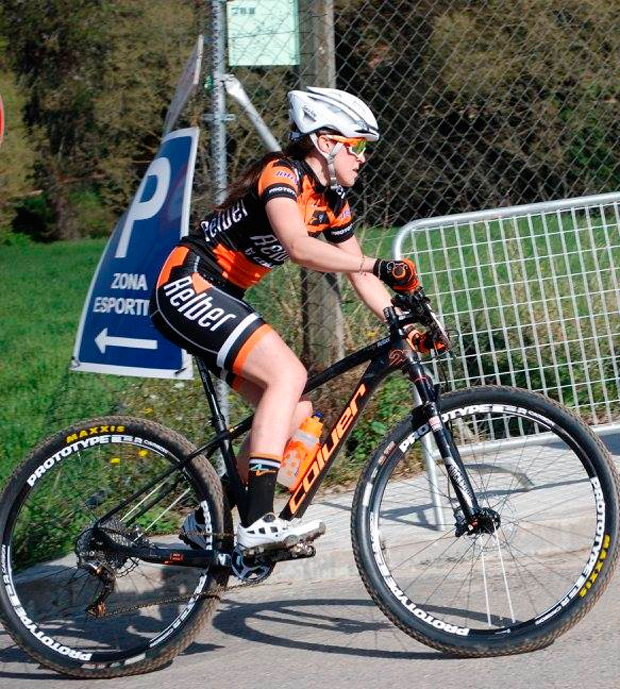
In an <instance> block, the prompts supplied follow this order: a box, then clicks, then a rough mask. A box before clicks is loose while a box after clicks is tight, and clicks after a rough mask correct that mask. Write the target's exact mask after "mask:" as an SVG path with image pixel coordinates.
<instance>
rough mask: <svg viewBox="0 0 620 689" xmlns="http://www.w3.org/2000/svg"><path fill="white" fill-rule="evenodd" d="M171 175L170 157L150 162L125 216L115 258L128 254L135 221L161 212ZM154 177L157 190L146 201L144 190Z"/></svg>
mask: <svg viewBox="0 0 620 689" xmlns="http://www.w3.org/2000/svg"><path fill="white" fill-rule="evenodd" d="M170 175H171V169H170V161H169V160H168V158H166V157H164V156H162V157H160V158H155V160H154V161H153V162H152V163H151V164H150V166H149V169H148V170H147V172H146V175H144V179H143V180H142V183H141V184H140V188H139V189H138V192H137V194H136V195H135V197H134V200H133V203H132V204H131V207H130V208H129V212H128V213H127V217H126V218H125V223H124V225H123V230H122V232H121V237H120V239H119V242H118V245H117V247H116V253H115V254H114V258H125V257H126V256H127V248H128V247H129V241H130V240H131V232H132V230H133V225H134V222H135V221H136V220H146V219H147V218H152V217H153V216H155V215H157V213H159V211H160V210H161V207H162V206H163V205H164V202H165V201H166V197H167V196H168V189H169V188H170ZM152 177H155V184H156V186H155V191H154V192H153V195H152V196H151V198H150V199H148V201H144V200H143V198H142V197H143V195H144V190H145V188H146V185H147V183H148V181H149V179H151V178H152Z"/></svg>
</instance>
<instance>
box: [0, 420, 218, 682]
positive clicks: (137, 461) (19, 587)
mask: <svg viewBox="0 0 620 689" xmlns="http://www.w3.org/2000/svg"><path fill="white" fill-rule="evenodd" d="M193 450H194V447H193V446H192V445H191V444H190V443H189V442H188V441H187V440H185V439H184V438H182V437H181V436H180V435H178V434H177V433H174V432H173V431H170V430H169V429H166V428H164V427H163V426H160V425H159V424H155V423H152V422H148V421H143V420H139V419H133V418H129V417H105V418H97V419H92V420H89V421H85V422H82V423H79V424H77V425H75V426H72V427H70V428H67V429H65V430H64V431H61V432H59V433H57V434H56V435H54V436H52V437H51V438H49V439H48V440H46V441H44V442H43V443H42V444H41V445H40V446H39V447H38V448H36V449H35V450H34V451H33V452H32V454H31V455H30V457H29V458H28V459H26V460H25V461H24V463H23V464H22V465H21V466H20V467H18V469H17V470H16V471H15V473H14V475H13V478H12V479H11V481H10V482H9V484H8V485H7V487H6V488H5V490H4V492H3V494H2V496H1V497H0V539H1V540H0V544H1V548H2V550H1V561H0V567H1V574H2V578H1V581H0V620H1V621H2V622H3V623H4V626H5V627H6V629H7V631H8V632H9V633H10V634H11V636H12V637H13V639H14V640H15V641H16V643H18V644H19V645H20V646H21V647H22V648H23V649H24V650H25V651H26V652H27V653H28V654H29V655H30V656H32V657H33V658H34V659H35V660H37V661H39V662H40V663H41V664H42V665H44V666H46V667H49V668H52V669H54V670H56V671H58V672H61V673H63V674H67V675H71V676H74V677H86V678H97V677H116V676H120V675H129V674H136V673H139V672H146V671H148V670H153V669H156V668H157V667H160V666H162V665H163V664H165V663H167V662H168V661H169V660H170V659H171V658H173V657H174V656H175V655H176V654H178V653H180V652H181V651H182V650H183V649H184V648H185V647H186V646H187V645H188V644H189V643H190V642H191V641H192V640H193V638H194V637H195V635H196V634H197V633H198V631H199V630H200V629H201V627H202V626H203V625H204V624H206V623H207V621H208V620H209V618H210V617H211V615H212V614H213V612H214V610H215V606H216V605H217V602H218V600H219V597H220V594H221V592H222V591H223V589H224V588H225V585H226V581H227V578H228V571H227V570H226V569H225V568H223V567H215V566H211V567H208V566H205V567H203V568H202V569H201V568H199V567H196V568H194V567H178V566H174V565H171V564H167V565H163V564H152V563H149V562H146V561H144V560H141V559H138V558H137V557H131V555H130V552H131V547H132V546H133V545H134V544H135V545H138V546H144V545H147V546H148V547H152V548H155V549H157V548H158V547H159V548H168V549H174V551H175V552H177V554H178V556H179V557H182V556H183V552H182V548H184V547H185V546H184V545H183V544H181V543H180V542H179V539H178V533H179V527H180V526H181V523H182V522H183V519H184V517H185V516H186V515H187V514H188V513H189V512H191V511H193V510H194V509H195V508H196V507H197V506H200V507H201V508H202V513H203V518H204V522H205V524H206V525H207V528H206V531H207V535H206V539H207V540H208V541H209V546H210V547H211V548H213V549H217V548H218V546H219V545H220V544H222V545H224V547H225V546H226V544H225V543H221V541H222V540H225V539H226V538H227V535H226V533H225V532H228V531H230V513H229V511H227V508H226V507H225V506H224V504H223V498H222V490H221V483H220V481H219V479H218V476H217V474H216V472H215V470H214V469H213V467H212V466H211V465H210V464H209V463H208V462H207V461H206V460H205V459H204V457H201V456H198V457H196V458H195V459H193V460H192V462H191V463H190V464H188V466H187V467H185V468H183V469H180V470H178V471H174V472H170V469H171V468H173V467H174V466H175V465H176V464H178V463H179V461H180V460H181V459H182V458H184V457H186V456H187V455H188V454H190V453H191V452H192V451H193ZM115 508H120V509H115ZM111 512H114V514H113V516H109V517H108V516H107V515H109V514H110V513H111ZM104 517H105V519H103V518H104ZM102 519H103V521H101V520H102ZM96 523H97V524H100V527H99V528H100V530H101V529H102V530H103V531H104V532H105V533H106V534H107V536H108V537H109V538H111V539H112V540H114V541H115V542H116V543H118V544H119V545H120V546H122V547H124V548H125V549H126V550H128V551H129V554H121V552H119V551H118V550H115V549H113V550H110V549H109V548H106V546H105V545H102V541H101V540H100V539H99V538H98V537H97V531H96V530H95V529H94V528H93V526H94V525H95V524H96ZM106 587H108V588H106ZM102 594H103V595H104V598H103V600H105V606H103V605H97V604H96V602H97V601H98V600H99V598H100V596H101V595H102Z"/></svg>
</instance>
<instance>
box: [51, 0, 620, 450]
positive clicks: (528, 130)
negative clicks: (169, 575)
mask: <svg viewBox="0 0 620 689" xmlns="http://www.w3.org/2000/svg"><path fill="white" fill-rule="evenodd" d="M262 1H265V0H255V2H254V3H252V2H250V1H249V0H247V1H246V2H244V3H243V4H244V6H245V7H246V9H247V8H251V7H252V6H253V5H257V4H258V3H259V2H262ZM216 2H217V3H218V4H219V0H216ZM272 5H273V7H274V8H275V9H274V11H276V10H278V11H279V10H280V9H282V7H284V6H293V7H294V9H295V11H296V12H297V18H298V23H299V29H300V34H299V36H300V38H299V48H300V50H299V54H300V61H299V64H289V65H283V66H275V67H266V66H259V67H256V66H255V67H252V66H243V65H239V64H237V65H235V66H231V65H230V64H228V63H226V64H225V65H224V70H225V71H226V72H228V73H232V74H234V76H235V77H236V78H237V79H238V80H239V81H240V82H241V84H242V85H243V87H244V89H245V91H246V92H247V94H248V95H249V97H250V99H251V101H252V103H253V105H254V106H255V108H256V109H257V111H258V112H259V113H260V114H261V116H262V117H263V119H264V120H265V122H266V124H267V125H268V126H269V128H270V129H271V131H272V133H273V134H274V136H275V137H276V139H277V140H278V141H279V142H280V143H281V144H282V145H284V144H285V143H286V139H287V133H288V122H287V106H286V93H287V91H289V90H290V89H294V88H302V87H303V86H305V85H311V84H314V85H319V86H330V85H331V86H335V87H337V88H341V89H345V90H348V91H351V92H353V93H355V94H356V95H358V96H360V97H361V98H362V99H364V100H365V101H366V102H368V103H369V105H370V106H371V108H372V109H373V111H374V112H375V113H376V115H377V119H378V121H379V125H380V128H381V133H382V137H381V140H380V141H379V142H377V144H375V145H373V146H372V150H371V152H370V155H369V156H368V162H367V164H366V167H365V169H364V171H363V174H362V175H361V176H360V178H359V180H358V183H357V186H356V187H355V188H354V189H352V190H351V192H350V199H351V202H352V207H353V211H354V214H355V217H356V227H357V236H358V238H359V239H360V241H361V243H362V247H363V249H364V251H365V253H366V254H367V255H370V256H389V255H391V251H392V241H393V239H394V237H395V235H396V233H397V229H398V227H399V226H401V225H404V224H405V223H407V222H410V221H412V220H415V219H418V218H423V217H432V216H435V215H445V214H449V213H458V212H461V213H462V212H470V211H475V210H480V209H484V208H495V207H501V206H510V205H518V204H523V203H531V202H539V201H545V200H550V199H560V198H568V197H574V196H582V195H587V194H597V193H603V192H608V191H613V190H615V189H617V188H618V184H619V182H620V167H619V166H618V164H617V161H618V160H620V136H619V134H620V132H619V129H620V105H619V95H618V91H619V90H620V86H619V84H618V79H617V75H618V73H620V6H618V4H617V3H609V2H606V1H605V0H587V1H586V2H583V0H580V1H577V0H561V1H559V0H558V1H554V0H485V1H484V2H482V1H479V0H400V1H399V0H384V1H381V0H372V1H371V0H329V1H328V0H314V1H311V0H297V1H295V0H281V2H279V3H278V2H275V3H272ZM235 6H237V7H239V3H237V5H235V3H234V2H228V3H225V9H226V12H227V14H228V16H229V18H230V16H231V12H232V11H234V8H235ZM279 6H281V7H279ZM197 7H199V11H200V12H201V14H202V18H201V23H202V24H203V25H204V26H207V27H208V26H209V25H210V22H211V19H212V13H213V8H214V7H216V4H214V3H211V4H209V3H204V4H202V3H200V4H199V5H198V4H197ZM206 33H207V36H208V41H207V54H208V53H209V50H211V54H213V50H212V48H213V46H214V44H215V43H216V38H217V37H216V36H215V35H213V32H212V31H209V30H207V32H206ZM258 40H264V36H263V37H262V38H261V36H260V35H258V34H257V35H253V36H252V35H249V36H246V37H245V45H247V46H252V45H253V43H255V42H256V41H258ZM192 41H193V38H192V37H188V46H189V45H191V44H192ZM230 48H231V46H230V45H229V46H228V49H229V50H230ZM236 49H237V54H238V53H239V50H240V48H239V46H237V48H236ZM241 61H242V60H241ZM218 69H219V67H218ZM207 71H208V72H210V73H211V76H210V77H208V78H207V84H208V87H209V88H210V89H211V90H209V88H207V89H206V90H205V92H204V97H203V98H202V99H197V100H196V102H194V103H192V104H191V105H190V107H189V108H188V110H187V112H186V115H185V118H186V121H187V122H189V123H192V124H196V123H198V122H199V121H200V118H201V117H202V116H203V115H204V114H206V113H208V112H210V108H211V100H210V94H211V93H212V90H213V88H217V87H218V85H219V84H220V81H219V80H220V79H221V78H222V77H223V74H220V73H219V72H215V66H214V63H213V61H212V63H211V66H210V67H209V66H208V62H207ZM214 72H215V73H214ZM226 107H227V114H228V117H227V118H226V120H227V121H226V122H225V126H226V138H225V145H226V173H227V177H228V180H229V181H230V180H232V179H234V178H235V177H236V176H237V175H238V174H239V173H240V172H241V170H242V169H243V168H244V167H245V166H246V165H247V164H248V163H250V162H251V161H253V160H255V159H256V158H257V157H259V156H261V155H262V154H263V153H264V152H265V148H264V145H263V144H262V143H261V140H260V139H259V137H258V136H257V133H256V130H255V129H254V127H253V125H252V123H251V122H250V120H249V119H248V118H247V117H246V115H245V113H244V111H243V109H242V108H241V107H240V106H239V105H238V104H237V103H236V102H235V101H234V100H233V99H231V98H228V99H227V100H226ZM230 116H233V117H232V118H231V117H230ZM213 143H214V141H213V119H211V120H210V121H207V122H203V134H202V136H201V150H200V152H199V158H198V161H199V162H198V169H197V174H196V183H195V191H194V207H193V219H192V221H193V222H196V221H197V220H198V219H199V218H200V217H201V216H202V215H203V214H204V213H206V212H207V210H208V207H209V205H210V203H211V202H212V201H213V199H214V197H215V196H216V193H217V190H216V189H215V188H214V184H213V164H214V158H213ZM326 283H327V284H326ZM326 294H327V295H330V298H332V299H333V298H334V295H335V299H333V301H335V302H336V307H335V308H336V311H338V309H341V311H342V320H341V321H340V323H341V325H340V326H339V327H336V326H337V322H338V318H337V317H338V313H337V312H332V313H331V314H330V313H328V314H327V316H326V315H325V312H324V311H321V307H322V306H323V307H324V305H325V303H326V296H325V295H326ZM431 296H432V295H431ZM249 300H250V301H252V302H253V303H254V304H255V305H256V307H257V308H258V310H259V311H260V312H261V313H262V314H263V315H264V317H265V318H266V319H267V320H268V321H269V322H271V323H273V325H274V326H275V327H276V328H277V329H278V331H279V332H280V333H282V334H283V336H284V337H285V338H286V339H287V341H288V342H289V343H290V345H291V346H292V347H293V349H294V350H295V351H296V352H297V353H298V354H300V355H301V356H302V358H303V359H304V362H305V363H306V364H308V365H310V366H313V365H314V366H316V367H322V366H324V365H326V364H328V363H330V362H331V361H332V360H333V359H334V358H335V357H336V356H337V355H338V354H339V353H340V352H341V351H342V349H343V347H344V349H346V350H350V349H352V348H354V347H356V346H360V345H362V344H364V343H366V342H368V340H369V339H370V338H373V337H375V336H378V335H379V334H381V331H382V326H381V325H380V324H379V323H378V322H377V321H376V319H374V317H373V316H372V315H371V314H370V313H369V312H368V311H367V310H366V309H365V307H363V306H362V305H361V304H360V303H359V301H358V300H357V298H356V296H355V295H354V294H353V292H352V291H351V290H350V288H349V287H348V283H347V281H346V280H341V279H330V278H323V277H319V278H314V279H312V278H309V277H308V275H306V274H305V273H304V272H303V271H300V270H299V269H298V268H297V267H296V266H294V265H290V264H289V265H287V266H285V267H283V268H281V269H279V270H277V271H274V272H273V273H272V274H271V275H270V276H269V277H268V278H266V279H265V280H264V281H263V283H261V284H260V285H259V286H257V287H256V288H255V289H253V290H252V291H251V293H250V295H249ZM313 304H314V306H313ZM334 333H339V334H337V335H336V336H335V337H334ZM321 348H322V349H321ZM176 385H177V386H181V387H183V386H185V385H187V386H188V388H192V384H185V383H177V384H176ZM188 388H184V387H183V389H181V388H179V389H178V390H177V389H176V388H173V389H171V386H170V384H169V383H165V382H161V381H148V382H147V383H145V384H144V385H143V386H142V388H140V389H138V388H132V390H130V391H129V392H128V393H125V394H124V399H123V400H122V401H121V402H120V403H119V404H120V405H121V407H122V409H124V410H127V411H132V412H135V413H138V414H141V415H146V416H152V417H155V418H158V419H160V420H162V421H163V422H164V423H169V424H170V425H171V426H173V427H175V428H181V429H182V430H186V431H188V430H189V429H188V415H190V414H191V413H192V410H195V409H198V408H202V407H203V406H204V404H203V403H202V402H201V401H200V391H199V388H196V387H195V386H194V387H193V388H192V390H193V393H192V394H194V393H195V394H196V397H195V398H191V397H188V394H189V392H188ZM194 399H195V401H194ZM117 406H118V405H117ZM179 407H182V408H183V409H184V410H185V411H184V412H183V413H180V412H179V411H178V409H179ZM55 409H56V410H57V411H58V407H55ZM234 413H235V409H233V414H234ZM370 413H374V412H373V410H371V411H370ZM57 415H59V414H57ZM197 416H199V415H197ZM203 420H204V419H203V417H202V416H200V418H199V421H197V422H196V423H195V424H194V421H192V422H191V423H192V428H193V427H194V425H195V426H196V429H199V427H200V424H201V423H202V421H203ZM377 434H378V437H380V435H381V428H379V427H377ZM189 435H190V436H198V437H199V436H200V435H201V432H200V431H199V430H196V432H195V433H193V432H192V431H191V430H189Z"/></svg>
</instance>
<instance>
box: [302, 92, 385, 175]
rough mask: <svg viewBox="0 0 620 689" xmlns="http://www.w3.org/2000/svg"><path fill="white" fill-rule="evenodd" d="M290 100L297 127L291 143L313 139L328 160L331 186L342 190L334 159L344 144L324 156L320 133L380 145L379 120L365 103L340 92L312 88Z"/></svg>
mask: <svg viewBox="0 0 620 689" xmlns="http://www.w3.org/2000/svg"><path fill="white" fill-rule="evenodd" d="M288 100H289V117H290V119H291V124H292V125H293V131H292V133H291V139H292V140H293V141H295V140H296V139H299V138H301V137H302V136H306V135H309V136H310V138H311V139H312V141H313V142H314V145H315V148H316V149H317V151H319V153H320V154H321V155H322V156H323V157H324V158H325V159H326V160H327V165H328V169H329V177H330V186H331V187H332V188H336V187H338V186H339V185H338V181H337V179H336V171H335V168H334V158H335V156H336V154H337V153H338V151H340V149H341V148H342V144H341V143H337V144H336V146H335V147H334V148H333V149H332V151H331V152H330V153H324V152H323V151H321V150H320V149H319V147H318V145H317V135H316V132H318V131H320V130H322V129H328V130H330V129H331V130H333V131H335V132H338V133H339V134H341V135H342V136H346V137H350V138H363V139H366V141H377V140H378V139H379V127H378V125H377V120H376V119H375V116H374V115H373V114H372V111H371V110H370V108H369V107H368V106H367V105H366V103H364V101H362V100H360V99H359V98H358V97H357V96H353V95H351V94H350V93H347V92H346V91H340V90H339V89H329V88H321V87H319V86H308V87H306V90H305V91H289V94H288Z"/></svg>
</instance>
